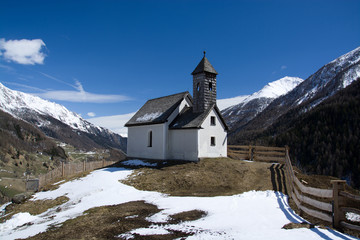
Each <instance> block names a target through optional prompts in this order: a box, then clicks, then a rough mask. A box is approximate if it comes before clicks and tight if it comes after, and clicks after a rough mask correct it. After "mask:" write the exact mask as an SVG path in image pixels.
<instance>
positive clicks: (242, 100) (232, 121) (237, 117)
mask: <svg viewBox="0 0 360 240" xmlns="http://www.w3.org/2000/svg"><path fill="white" fill-rule="evenodd" d="M303 81H304V80H303V79H301V78H297V77H284V78H281V79H279V80H276V81H274V82H270V83H268V84H267V85H266V86H265V87H263V88H262V89H261V90H260V91H258V92H255V93H253V94H251V95H246V96H239V97H235V98H229V99H221V100H218V105H219V108H220V109H221V110H222V111H221V113H222V114H223V117H224V119H225V121H226V123H227V124H228V126H229V127H230V129H232V128H234V127H241V126H243V125H245V124H246V123H248V122H249V121H250V120H252V119H253V118H254V117H255V116H256V115H257V114H258V113H259V112H261V111H263V110H264V109H265V108H266V107H267V106H268V105H269V104H270V103H271V102H272V101H273V100H274V99H276V98H278V97H279V96H281V95H284V94H286V93H287V92H289V91H291V90H292V89H293V88H294V87H296V86H297V85H299V84H300V83H301V82H303ZM229 105H231V106H230V107H226V106H229Z"/></svg>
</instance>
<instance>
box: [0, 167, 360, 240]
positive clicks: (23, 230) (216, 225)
mask: <svg viewBox="0 0 360 240" xmlns="http://www.w3.org/2000/svg"><path fill="white" fill-rule="evenodd" d="M132 172H133V170H127V169H124V168H104V169H99V170H96V171H93V172H92V173H91V174H89V175H87V176H85V177H83V178H80V179H76V180H73V181H70V182H66V183H64V184H62V185H60V186H59V188H58V189H55V190H52V191H47V192H38V193H36V194H35V195H34V197H33V198H32V199H31V200H30V201H34V200H43V199H55V198H57V197H60V196H64V195H66V196H67V197H68V198H69V201H68V202H66V203H64V204H62V205H60V206H56V207H54V208H51V209H49V210H47V211H46V212H44V213H42V214H39V215H36V216H32V215H30V214H29V213H18V214H16V215H14V216H13V217H12V218H11V219H9V220H7V221H5V222H3V223H1V224H0V239H16V238H27V237H30V236H34V235H36V234H38V233H40V232H43V231H46V229H47V228H49V227H50V226H53V225H59V224H61V223H63V222H64V221H66V220H68V219H72V218H76V217H78V216H81V215H82V214H83V212H84V211H86V210H88V209H90V208H94V207H99V206H105V205H114V204H122V203H126V202H130V201H146V202H148V203H150V204H154V205H156V206H157V207H158V208H159V209H163V210H162V211H161V214H162V215H163V216H170V215H172V214H176V213H180V212H184V211H191V210H195V209H198V210H202V211H204V212H207V215H206V216H205V217H203V218H201V219H198V220H195V221H189V222H186V221H185V222H182V223H179V224H165V225H161V226H157V227H154V226H152V227H149V228H146V229H144V228H141V229H132V230H131V231H130V232H127V233H125V235H126V238H127V239H131V238H132V237H133V235H132V233H134V234H135V233H141V234H150V232H151V233H153V232H154V231H155V230H154V229H156V232H157V233H165V231H171V229H173V230H175V229H176V230H179V231H183V232H188V233H192V234H194V235H192V236H189V237H187V239H295V240H297V239H298V240H303V239H341V240H343V239H345V238H346V239H356V238H354V237H351V236H347V235H345V234H342V233H339V232H335V231H333V230H328V229H321V228H314V229H306V228H301V229H291V230H285V229H282V227H283V226H284V225H285V224H287V223H289V222H296V223H300V222H302V221H304V220H303V219H302V218H301V217H299V216H297V215H296V214H295V213H294V212H293V211H292V210H291V208H290V207H289V205H288V203H287V196H285V195H283V194H282V193H280V192H274V191H263V192H258V191H250V192H246V193H243V194H238V195H233V196H217V197H171V196H168V195H166V194H161V193H158V192H150V191H140V190H137V189H135V188H134V187H131V186H128V185H125V184H123V183H121V180H124V179H126V178H127V177H128V176H129V175H130V174H131V173H132ZM57 209H61V211H56V210H57ZM50 216H51V217H50ZM27 223H29V224H27ZM125 235H124V236H123V237H124V238H125Z"/></svg>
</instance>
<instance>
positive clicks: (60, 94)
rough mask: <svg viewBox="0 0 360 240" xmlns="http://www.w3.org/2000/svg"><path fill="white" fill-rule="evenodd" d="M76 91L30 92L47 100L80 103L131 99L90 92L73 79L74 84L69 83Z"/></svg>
mask: <svg viewBox="0 0 360 240" xmlns="http://www.w3.org/2000/svg"><path fill="white" fill-rule="evenodd" d="M70 86H72V87H73V88H75V89H76V90H77V91H72V90H50V91H43V92H42V93H32V94H34V95H36V96H39V97H41V98H46V99H49V100H58V101H67V102H82V103H85V102H86V103H114V102H123V101H128V100H131V98H129V97H127V96H124V95H115V94H97V93H90V92H86V91H85V90H84V87H83V86H82V84H81V82H80V81H79V80H77V79H75V86H74V85H70Z"/></svg>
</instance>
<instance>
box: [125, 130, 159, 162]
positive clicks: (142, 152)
mask: <svg viewBox="0 0 360 240" xmlns="http://www.w3.org/2000/svg"><path fill="white" fill-rule="evenodd" d="M150 131H152V146H151V147H148V141H149V140H148V138H149V135H148V134H149V132H150ZM164 135H165V133H164V124H153V125H143V126H133V127H128V144H127V155H128V157H138V158H147V159H164V146H165V142H164V141H165V139H164Z"/></svg>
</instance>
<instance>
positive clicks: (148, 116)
mask: <svg viewBox="0 0 360 240" xmlns="http://www.w3.org/2000/svg"><path fill="white" fill-rule="evenodd" d="M161 114H162V113H161V112H154V113H146V114H145V115H143V116H141V117H138V118H137V119H136V120H135V121H136V122H150V121H152V120H154V119H156V118H158V117H160V116H161Z"/></svg>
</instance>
